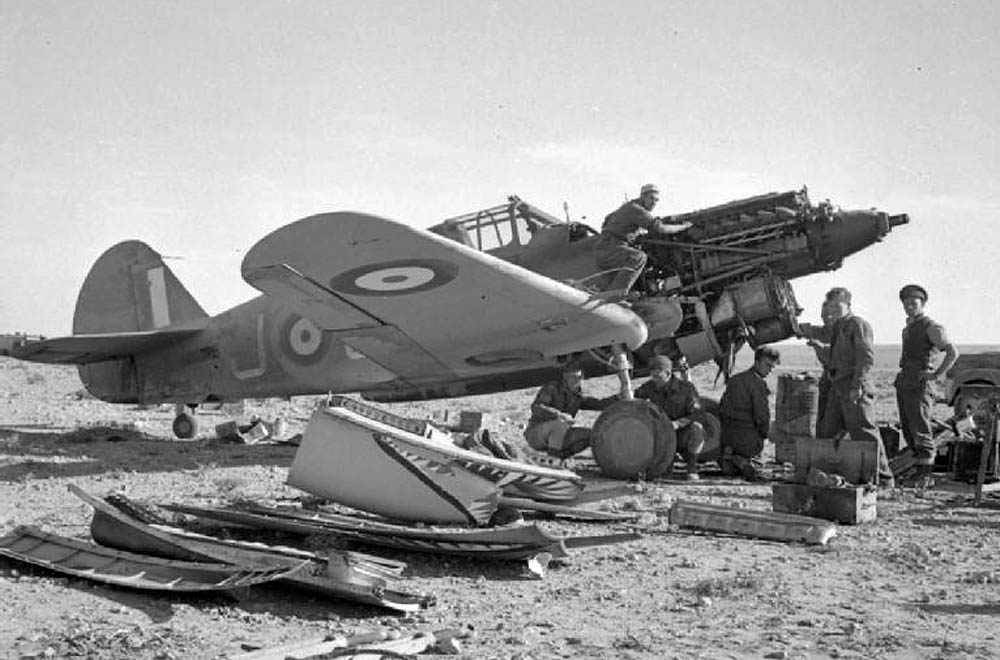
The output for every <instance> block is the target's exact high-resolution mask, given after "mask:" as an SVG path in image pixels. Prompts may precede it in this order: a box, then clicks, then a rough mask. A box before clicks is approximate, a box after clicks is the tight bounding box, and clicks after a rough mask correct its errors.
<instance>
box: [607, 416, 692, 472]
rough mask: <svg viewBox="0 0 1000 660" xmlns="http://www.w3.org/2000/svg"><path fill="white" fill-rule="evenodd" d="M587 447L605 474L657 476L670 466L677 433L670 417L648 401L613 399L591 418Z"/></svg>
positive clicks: (674, 450) (670, 467)
mask: <svg viewBox="0 0 1000 660" xmlns="http://www.w3.org/2000/svg"><path fill="white" fill-rule="evenodd" d="M591 450H592V451H593V454H594V460H595V461H596V462H597V465H598V467H599V468H600V469H601V474H603V475H604V476H606V477H610V478H612V479H635V478H637V477H645V478H646V479H657V478H659V477H663V476H669V474H670V472H671V470H672V469H673V464H674V454H675V452H676V450H677V436H676V434H675V432H674V427H673V425H672V424H671V423H670V419H669V418H668V417H667V416H666V415H665V414H663V411H662V410H660V409H659V408H658V407H656V406H655V405H653V404H652V403H650V402H649V401H643V400H635V401H616V402H614V403H612V404H611V405H610V406H608V407H607V408H606V409H605V410H604V412H602V413H601V414H600V416H599V417H598V418H597V421H596V422H594V427H593V429H592V431H591Z"/></svg>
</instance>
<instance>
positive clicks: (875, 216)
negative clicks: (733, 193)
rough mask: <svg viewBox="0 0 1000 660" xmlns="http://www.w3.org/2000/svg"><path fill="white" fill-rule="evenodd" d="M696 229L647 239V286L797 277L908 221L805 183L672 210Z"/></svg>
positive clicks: (836, 263)
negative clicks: (815, 191)
mask: <svg viewBox="0 0 1000 660" xmlns="http://www.w3.org/2000/svg"><path fill="white" fill-rule="evenodd" d="M673 219H674V220H677V221H682V222H689V223H691V224H692V225H693V226H692V227H691V229H689V230H687V231H686V232H683V233H681V234H675V235H673V236H671V237H669V238H663V237H658V236H652V235H647V236H645V237H643V239H642V240H641V247H642V249H643V250H644V251H645V252H646V253H647V254H649V266H648V268H647V270H646V273H645V274H644V281H643V282H642V283H641V285H640V286H642V287H643V288H644V290H645V291H646V292H647V293H654V292H656V291H660V290H662V289H663V288H667V289H675V290H679V291H680V292H683V293H688V294H693V295H704V294H706V293H713V292H714V293H718V292H719V290H720V289H721V287H722V286H728V285H730V284H732V283H733V282H737V281H741V280H746V279H750V278H753V277H756V276H761V275H772V274H773V275H780V276H781V277H784V278H785V279H792V278H795V277H800V276H803V275H809V274H811V273H815V272H818V271H822V270H834V269H836V268H839V267H840V265H841V263H842V261H843V258H844V257H846V256H848V255H851V254H854V253H855V252H858V251H860V250H863V249H864V248H866V247H868V246H869V245H871V244H872V243H875V242H878V241H880V240H882V238H884V237H885V236H886V235H887V234H888V233H889V232H890V231H891V230H892V228H893V227H896V226H899V225H903V224H906V223H907V222H909V217H908V216H907V215H906V214H905V213H903V214H899V215H889V214H888V213H885V212H883V211H877V210H875V209H870V210H861V211H843V210H840V209H835V208H834V207H833V206H832V205H831V204H830V203H829V202H828V201H826V202H821V203H820V204H817V205H816V206H813V205H811V204H810V202H809V196H808V194H807V191H806V189H805V188H803V189H802V190H799V191H790V192H784V193H769V194H767V195H760V196H757V197H750V198H747V199H742V200H737V201H734V202H730V203H728V204H722V205H719V206H713V207H711V208H707V209H704V210H701V211H693V212H691V213H684V214H681V215H677V216H674V217H673Z"/></svg>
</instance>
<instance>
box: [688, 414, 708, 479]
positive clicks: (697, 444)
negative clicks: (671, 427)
mask: <svg viewBox="0 0 1000 660" xmlns="http://www.w3.org/2000/svg"><path fill="white" fill-rule="evenodd" d="M689 428H690V431H689V433H688V438H687V441H688V442H687V447H686V448H685V452H684V458H685V460H686V461H687V473H686V474H685V479H687V480H688V481H698V480H699V479H701V477H699V476H698V456H699V454H701V452H702V451H704V450H705V430H704V428H703V427H702V425H701V424H700V423H698V422H692V423H691V426H690V427H689Z"/></svg>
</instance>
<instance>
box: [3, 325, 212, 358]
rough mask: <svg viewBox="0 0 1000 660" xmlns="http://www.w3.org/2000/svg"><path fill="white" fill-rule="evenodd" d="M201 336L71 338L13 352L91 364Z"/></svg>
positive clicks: (191, 331)
mask: <svg viewBox="0 0 1000 660" xmlns="http://www.w3.org/2000/svg"><path fill="white" fill-rule="evenodd" d="M199 332H201V328H178V329H170V330H149V331H145V332H109V333H103V334H93V335H70V336H68V337H55V338H53V339H42V340H39V341H28V342H25V343H23V344H21V345H20V346H16V347H14V348H12V349H11V351H10V354H11V356H13V357H16V358H18V359H19V360H28V361H30V362H45V363H48V364H90V363H91V362H103V361H104V360H115V359H119V358H124V357H128V356H129V355H136V354H139V353H143V352H145V351H149V350H153V349H156V348H162V347H163V346H167V345H168V344H172V343H175V342H178V341H181V340H183V339H186V338H188V337H192V336H194V335H196V334H198V333H199Z"/></svg>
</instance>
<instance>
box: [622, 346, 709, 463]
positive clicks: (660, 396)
mask: <svg viewBox="0 0 1000 660" xmlns="http://www.w3.org/2000/svg"><path fill="white" fill-rule="evenodd" d="M688 371H689V368H688V363H687V360H686V359H685V358H684V356H680V357H678V358H676V359H674V360H673V362H671V361H670V360H668V359H667V358H666V357H664V356H662V355H657V356H656V357H654V358H653V359H652V360H651V361H650V372H649V380H648V381H646V382H645V383H643V385H642V386H641V387H640V388H639V389H638V390H636V392H635V398H637V399H645V400H646V401H649V402H651V403H654V404H656V406H657V407H658V408H660V409H661V410H662V411H663V412H664V413H665V414H666V415H667V417H669V418H670V421H671V422H673V425H674V430H675V431H677V453H679V454H680V455H681V456H682V457H683V458H684V460H685V461H687V472H686V477H687V479H688V481H697V480H698V479H699V477H698V461H699V459H701V460H704V459H705V455H706V450H707V449H713V448H714V449H717V446H716V447H708V445H709V444H711V445H716V443H717V438H710V437H709V435H711V434H712V432H713V431H716V430H717V427H718V425H717V423H713V421H714V420H709V419H708V418H710V417H712V416H711V415H709V414H708V413H706V412H703V411H702V409H701V400H700V399H699V397H698V389H697V388H696V387H695V386H694V383H692V382H691V381H690V379H689V376H688ZM706 427H709V428H706ZM713 427H714V428H713ZM716 453H717V452H716Z"/></svg>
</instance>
